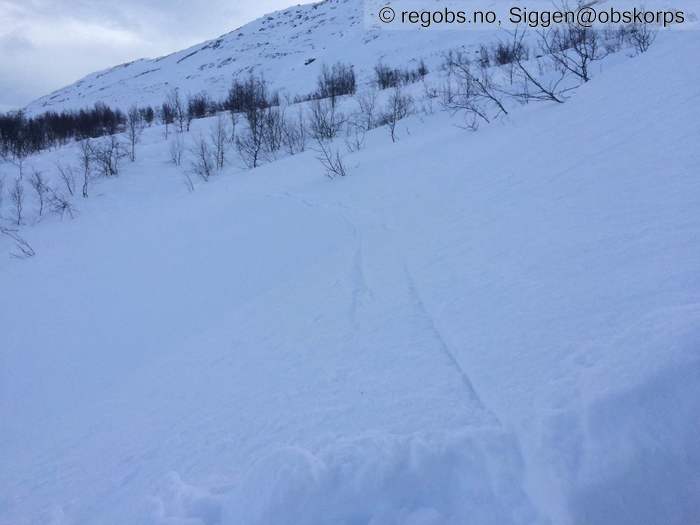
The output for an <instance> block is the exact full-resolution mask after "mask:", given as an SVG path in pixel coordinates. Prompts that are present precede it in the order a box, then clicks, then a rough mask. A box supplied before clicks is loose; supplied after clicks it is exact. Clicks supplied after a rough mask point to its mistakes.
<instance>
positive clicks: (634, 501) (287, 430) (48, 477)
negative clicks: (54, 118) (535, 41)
mask: <svg viewBox="0 0 700 525" xmlns="http://www.w3.org/2000/svg"><path fill="white" fill-rule="evenodd" d="M352 13H356V14H357V16H361V14H360V13H359V10H358V8H356V3H355V2H343V1H337V2H334V1H330V2H327V3H325V4H321V5H319V6H316V7H314V6H305V7H299V8H292V9H290V10H287V11H285V12H281V13H278V14H276V15H273V16H271V17H269V18H265V19H262V20H261V21H258V22H255V23H253V24H252V25H249V26H246V27H245V28H243V29H241V30H238V31H237V32H234V33H231V34H229V35H227V36H226V37H224V38H223V39H222V40H216V41H213V42H219V44H217V45H214V44H211V45H208V46H206V47H205V48H204V49H202V48H201V47H199V48H196V49H193V50H190V51H189V52H182V53H179V54H176V55H171V56H170V57H166V58H164V59H162V60H160V61H153V62H150V61H149V62H147V61H141V62H137V63H135V64H133V65H131V66H129V67H122V68H116V69H113V70H110V71H109V72H107V73H106V74H96V75H92V76H91V77H88V79H86V80H84V81H82V82H83V84H78V85H75V86H73V87H70V88H66V90H63V91H61V92H59V93H58V94H55V95H53V96H52V97H48V98H45V99H42V100H40V101H38V102H37V103H35V104H34V105H33V106H32V110H33V111H40V110H43V109H46V108H47V107H50V108H54V109H59V108H70V107H82V106H83V105H84V104H91V103H93V102H95V101H97V100H100V99H101V97H108V99H109V100H110V101H113V102H114V104H116V105H128V104H130V103H133V102H134V101H135V100H136V101H138V102H139V103H156V102H160V101H161V100H162V91H163V90H164V89H165V86H166V84H165V83H166V82H169V79H170V78H175V77H171V76H170V75H176V74H179V73H177V71H179V70H178V69H177V68H178V67H182V68H183V69H182V71H185V70H190V71H193V73H192V77H191V78H189V79H188V80H187V83H186V84H184V86H186V87H187V89H188V90H189V89H191V90H192V92H195V91H198V90H200V89H206V90H208V91H210V93H211V94H212V95H216V94H217V89H221V94H223V92H224V90H225V89H226V88H227V87H228V83H229V81H230V75H232V74H234V72H235V71H234V70H236V71H238V70H240V71H244V70H245V68H246V67H248V66H249V65H251V64H252V62H253V61H255V58H254V57H255V56H256V55H255V54H254V53H253V52H252V48H247V47H246V48H245V49H242V48H241V49H239V48H236V47H235V46H236V45H237V44H236V41H237V39H238V37H237V34H239V33H241V32H242V33H246V34H247V33H248V32H252V31H255V34H256V39H255V40H253V39H247V40H246V42H247V44H246V45H247V46H249V45H258V44H259V47H260V48H261V50H263V51H262V52H263V53H272V52H273V51H272V50H273V49H278V48H277V47H275V46H273V45H272V44H269V42H268V43H267V44H266V43H265V42H267V38H268V37H267V35H274V39H275V41H276V42H279V43H280V45H281V43H285V44H289V46H288V50H289V51H288V55H285V56H280V57H279V59H277V58H275V59H274V60H272V59H271V60H269V61H267V62H265V64H266V65H265V68H263V69H262V70H258V73H264V74H265V76H266V77H268V78H269V79H270V80H271V81H272V82H273V83H278V85H279V83H283V84H284V86H285V88H287V89H289V90H290V91H291V92H292V93H293V94H295V93H298V92H304V91H305V90H310V89H312V88H313V83H314V82H315V78H316V73H317V70H315V71H314V72H313V73H312V74H309V75H306V74H304V75H300V74H291V73H290V71H294V70H295V68H296V69H298V70H301V69H303V68H305V67H307V66H304V61H305V60H307V59H310V58H316V59H317V61H318V62H320V61H323V60H326V61H328V62H330V61H332V59H331V58H330V57H334V56H336V55H335V50H336V49H340V48H341V47H346V46H348V45H349V44H348V42H353V41H354V40H352V39H353V38H357V37H358V35H360V34H361V31H360V29H361V24H362V20H357V21H356V24H359V25H353V24H352V23H350V24H349V28H348V29H347V33H344V32H343V33H342V34H341V33H336V31H338V27H340V25H341V24H339V25H338V26H335V25H334V24H333V23H332V21H333V17H335V16H337V17H343V18H344V22H343V23H348V20H349V19H350V18H348V17H350V16H351V15H352ZM299 14H301V17H300V18H299V19H298V20H299V21H298V22H294V20H297V18H295V17H296V16H297V15H299ZM295 24H296V26H295ZM262 29H265V30H264V31H262ZM308 31H312V32H313V31H316V32H321V33H322V35H323V37H322V38H321V41H324V42H327V46H326V47H324V48H323V49H320V48H317V47H315V45H316V44H314V42H317V41H318V40H308V41H306V40H305V38H306V37H305V36H304V35H305V34H307V33H308ZM242 33H241V34H242ZM317 34H318V33H317ZM407 34H408V33H407ZM470 34H471V33H468V32H455V33H446V32H439V31H438V32H433V33H421V35H423V36H420V37H416V38H425V47H424V48H421V49H424V51H425V53H426V55H427V56H429V55H430V54H431V53H434V55H433V56H434V58H435V60H437V57H438V55H439V52H441V51H444V50H445V49H447V48H449V47H450V46H452V40H450V39H453V38H454V39H455V42H457V40H458V39H460V38H462V37H463V36H464V35H470ZM473 34H476V33H473ZM280 35H282V36H280ZM353 35H354V36H353ZM483 35H484V34H483V33H481V35H480V37H481V38H485V37H484V36H483ZM375 36H376V39H375V37H373V36H372V33H368V35H367V38H368V41H367V42H366V46H367V47H365V48H362V49H358V50H357V55H356V56H355V55H342V56H343V57H348V58H347V59H345V58H343V59H344V60H346V61H347V62H349V63H353V64H355V65H356V67H358V68H360V67H367V68H371V67H372V66H373V65H374V64H375V63H376V60H377V59H378V58H379V57H380V56H381V55H383V54H384V53H385V54H386V58H387V60H389V59H390V56H392V55H391V53H390V51H389V50H391V49H394V48H392V47H391V46H395V49H398V47H400V46H401V45H402V42H404V43H405V45H406V46H407V47H406V49H405V50H404V52H403V54H402V55H401V56H402V57H403V58H402V61H401V62H399V63H398V64H397V65H402V66H403V65H406V59H407V57H409V56H411V55H412V54H413V52H409V51H410V49H411V48H409V47H408V46H409V45H410V46H416V45H417V44H416V41H415V40H411V41H407V40H406V41H404V40H402V39H394V36H395V34H394V33H389V32H384V33H381V32H379V33H377V34H376V35H375ZM403 36H404V33H402V34H401V38H403ZM270 38H272V37H270ZM308 38H311V37H310V36H309V37H308ZM346 38H347V40H344V39H346ZM411 38H413V37H411ZM468 38H471V37H468ZM241 39H242V37H241ZM433 39H435V40H433ZM487 41H488V40H487ZM255 42H258V44H255ZM294 42H298V45H297V44H296V43H294ZM431 42H433V43H434V47H430V46H431V45H433V44H431ZM475 42H476V41H475ZM375 45H376V48H374V47H372V46H375ZM334 46H335V47H334ZM413 49H415V47H414V48H413ZM195 50H198V52H197V53H194V51H195ZM235 50H237V51H235ZM380 50H382V51H381V52H380ZM244 51H245V53H246V55H245V56H246V57H248V58H246V59H245V60H248V61H251V62H250V64H249V63H247V62H246V63H245V64H243V63H240V64H239V63H237V62H235V63H234V62H232V63H231V64H233V65H231V64H224V63H223V62H224V61H225V60H226V58H227V57H229V56H234V55H235V56H239V55H236V53H242V52H244ZM375 51H376V53H375ZM391 52H393V51H391ZM193 53H194V54H193ZM188 55H189V56H188ZM628 55H629V53H620V54H619V55H618V56H612V57H610V59H609V60H606V61H605V62H602V63H597V64H596V71H595V76H594V78H593V80H591V81H590V82H589V83H587V84H585V85H583V86H581V87H580V88H579V89H578V90H577V91H575V92H573V93H572V94H571V98H570V99H569V100H567V101H566V103H565V104H554V103H530V104H527V105H523V106H521V107H517V108H515V109H514V110H513V111H512V112H511V113H510V114H509V115H508V116H507V117H504V118H501V119H499V120H497V121H495V122H493V123H492V124H490V125H482V126H481V127H480V129H479V130H478V131H476V132H472V131H467V130H465V129H463V120H462V119H461V118H460V117H459V116H456V115H450V114H448V113H447V112H443V111H439V108H438V107H437V106H438V104H437V102H436V101H435V100H433V99H431V98H429V97H425V94H424V92H423V91H424V88H423V86H421V85H420V84H418V85H413V86H411V87H409V88H407V89H408V90H409V91H410V90H412V92H413V94H414V95H415V97H416V104H417V105H419V106H420V111H417V112H416V114H415V115H413V116H411V117H409V118H407V119H405V120H403V121H401V123H400V127H399V131H398V134H399V140H398V141H397V142H396V143H393V142H392V141H391V139H390V137H389V134H388V133H387V130H386V129H385V128H378V129H375V130H372V131H371V132H370V133H369V134H368V136H367V140H366V144H365V147H364V148H363V149H361V150H360V151H356V152H352V153H348V154H347V155H346V156H345V162H346V165H347V168H348V171H349V176H348V177H345V178H337V179H334V180H329V179H327V178H326V177H325V176H324V171H323V169H322V167H321V166H320V164H319V163H318V161H317V158H316V157H317V156H318V153H317V152H315V151H313V150H312V149H308V150H307V151H305V152H303V153H300V154H298V155H295V156H288V157H283V158H280V159H278V160H276V161H274V162H270V163H267V164H265V165H263V166H261V167H258V168H257V169H255V170H245V169H242V168H241V167H240V166H239V165H238V163H237V162H235V161H233V160H231V161H230V162H229V164H227V167H226V168H225V169H224V170H223V172H221V173H219V174H217V175H216V176H213V177H212V178H211V179H210V181H209V182H208V183H204V182H196V191H194V192H188V191H187V188H186V187H185V185H184V184H183V173H184V171H185V169H186V163H185V165H183V167H181V168H179V167H176V166H174V165H173V164H172V163H171V162H170V161H169V157H170V152H169V147H170V144H169V142H167V141H165V140H164V139H163V131H164V130H163V128H162V127H161V126H153V127H151V128H148V129H147V130H146V131H145V133H144V135H143V138H142V142H141V144H139V145H138V155H137V161H136V162H134V163H129V162H126V161H125V162H124V168H123V172H122V174H121V175H120V176H119V177H118V178H117V177H115V178H113V179H101V180H98V181H96V182H94V185H93V186H92V187H91V195H90V198H89V199H80V198H79V197H78V198H77V204H76V206H77V209H78V213H77V215H76V217H75V218H74V219H73V220H70V219H69V218H68V217H65V218H64V220H60V219H58V218H57V217H54V216H47V217H45V218H44V219H42V220H41V221H38V220H36V219H35V218H34V217H36V214H35V213H34V212H35V210H34V206H35V205H36V203H34V202H33V201H28V204H27V207H28V209H27V216H30V217H32V222H34V223H33V224H26V225H25V226H23V227H22V228H21V234H22V236H23V237H24V238H26V240H27V241H28V242H29V243H30V244H31V246H32V247H33V248H34V249H35V250H36V256H34V257H32V258H27V259H16V258H10V257H6V256H5V254H6V253H8V252H10V251H12V250H13V244H12V242H11V240H10V239H9V238H8V237H3V236H0V255H2V256H1V257H0V297H1V298H2V300H1V301H0V525H30V524H31V525H34V524H51V525H78V524H100V525H123V524H125V523H128V524H130V525H228V524H260V525H262V524H265V525H283V524H294V525H312V524H313V525H321V524H324V525H325V524H331V523H332V524H343V525H360V524H362V525H399V524H401V525H442V524H451V525H462V524H474V525H516V524H517V525H526V524H527V525H545V524H550V525H591V524H596V525H692V524H693V523H695V521H697V519H698V516H700V440H698V436H699V435H700V272H698V268H700V212H699V210H700V147H699V146H698V145H699V144H700V68H698V67H694V66H695V65H696V64H697V62H698V56H700V33H699V32H697V31H688V32H675V33H674V32H669V33H664V34H662V35H660V37H659V38H658V40H657V42H656V43H655V44H654V46H653V47H652V48H651V49H650V50H649V51H648V52H647V53H644V54H643V55H641V56H638V57H634V58H631V57H630V56H628ZM353 57H355V58H353ZM268 58H269V57H268ZM370 58H371V60H370ZM355 59H356V61H354V60H355ZM240 60H244V59H243V58H241V59H240ZM178 61H179V62H178ZM178 63H179V64H181V66H178V65H177V64H178ZM436 63H437V62H436ZM154 64H162V69H161V70H158V71H152V72H148V70H149V69H152V68H154V67H159V66H154ZM166 64H167V65H168V67H167V68H166V67H165V66H166ZM193 64H198V65H197V67H193ZM207 64H212V66H211V67H208V66H207ZM203 66H207V67H203ZM219 66H220V67H219ZM229 66H230V68H229ZM314 67H315V66H314ZM226 68H229V69H226ZM215 70H216V71H218V72H217V73H216V74H211V73H212V72H213V71H215ZM144 72H146V73H144ZM100 75H102V76H100ZM135 77H138V78H141V79H143V81H142V82H143V83H140V82H141V81H138V82H137V81H134V78H135ZM286 79H290V80H289V82H286ZM127 80H128V82H127ZM431 80H432V81H435V82H438V81H439V78H433V79H431ZM90 84H93V85H92V86H90ZM139 97H140V98H139ZM421 97H424V98H421ZM350 103H351V101H349V100H345V101H341V102H340V104H350ZM213 120H214V119H211V118H210V119H201V120H198V121H195V122H194V123H193V129H192V130H191V131H190V132H189V133H186V134H185V135H186V140H188V141H189V142H188V144H190V143H191V141H192V140H195V139H196V138H197V137H198V136H202V135H206V134H208V133H209V131H210V127H211V125H212V122H213ZM171 134H172V131H171ZM339 142H342V139H339ZM77 150H78V147H77V145H76V144H70V145H68V146H65V147H62V148H57V149H55V150H52V151H46V152H43V153H41V154H38V155H36V156H32V157H30V158H29V159H27V161H26V163H27V169H29V166H33V167H36V168H37V169H40V170H44V171H45V172H47V173H48V172H50V171H51V170H54V171H55V165H56V163H57V162H61V163H63V164H64V165H66V164H69V163H72V162H75V159H76V156H77ZM188 154H189V153H188ZM232 157H233V155H232ZM11 169H14V167H13V166H7V165H1V166H0V174H2V173H10V170H11ZM7 180H8V181H9V177H8V178H7ZM3 206H4V208H0V209H3V210H7V204H5V205H3ZM3 220H4V221H5V222H3V224H7V223H8V222H9V219H8V217H4V218H3ZM27 222H29V221H27Z"/></svg>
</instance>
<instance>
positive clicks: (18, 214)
mask: <svg viewBox="0 0 700 525" xmlns="http://www.w3.org/2000/svg"><path fill="white" fill-rule="evenodd" d="M10 201H11V202H12V207H13V209H14V213H15V219H14V220H15V223H16V224H17V225H18V226H19V225H20V224H22V217H23V215H22V213H23V211H24V183H23V181H22V178H21V177H19V176H18V177H17V178H16V179H15V183H14V184H13V185H12V188H10Z"/></svg>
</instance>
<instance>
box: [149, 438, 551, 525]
mask: <svg viewBox="0 0 700 525" xmlns="http://www.w3.org/2000/svg"><path fill="white" fill-rule="evenodd" d="M521 469H522V464H521V458H520V456H519V454H518V453H517V449H516V448H515V446H514V442H513V441H512V440H511V438H509V437H508V436H506V435H505V434H503V433H500V432H497V431H484V432H483V433H474V432H464V433H452V434H435V435H427V434H417V435H412V436H405V435H402V436H398V435H397V436H391V435H383V436H366V437H359V438H356V439H343V440H340V441H338V442H337V443H334V444H333V445H330V446H328V447H325V448H321V449H319V450H315V451H314V450H310V449H307V448H301V447H296V446H289V447H281V448H278V449H277V450H274V451H272V452H270V453H269V454H266V455H264V456H262V457H260V458H259V459H257V460H256V461H254V462H253V464H252V465H251V467H250V468H249V469H248V471H247V472H246V473H245V474H244V475H243V476H242V477H241V479H239V480H238V481H237V483H236V488H235V489H234V490H230V489H223V490H216V489H213V490H206V489H202V488H198V487H193V486H191V485H187V484H185V483H183V482H182V480H181V479H180V477H179V476H177V475H176V474H172V475H171V476H170V477H169V478H168V480H167V482H166V485H167V488H166V490H164V491H163V493H162V494H161V495H160V496H159V498H158V499H157V503H158V505H157V512H156V518H157V520H156V523H158V524H159V525H185V524H188V525H190V524H191V525H194V524H201V525H215V524H217V523H247V524H271V525H272V524H283V523H290V518H291V517H293V522H294V523H295V524H297V525H315V524H318V525H320V524H324V523H334V524H344V525H360V524H363V525H379V524H382V525H394V524H395V525H399V524H403V525H437V524H462V523H471V524H475V525H491V524H492V525H507V524H521V523H523V524H524V523H528V524H533V523H540V521H539V519H538V518H537V516H536V514H535V511H534V510H533V508H532V506H531V505H530V503H529V501H528V499H527V497H526V495H525V494H524V492H523V491H522V490H521V488H520V481H521Z"/></svg>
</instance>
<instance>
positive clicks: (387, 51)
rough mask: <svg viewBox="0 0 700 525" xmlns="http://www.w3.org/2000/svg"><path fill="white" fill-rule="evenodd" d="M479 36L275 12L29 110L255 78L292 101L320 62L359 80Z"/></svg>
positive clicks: (307, 10)
mask: <svg viewBox="0 0 700 525" xmlns="http://www.w3.org/2000/svg"><path fill="white" fill-rule="evenodd" d="M481 33H483V32H482V31H478V32H475V31H449V32H445V31H418V30H416V31H408V32H401V34H400V35H399V34H398V33H397V32H395V31H386V30H381V29H380V28H376V27H375V28H372V27H367V24H366V19H365V17H364V10H363V2H361V1H359V0H325V1H324V2H319V3H316V4H306V5H300V6H297V7H291V8H289V9H286V10H283V11H279V12H276V13H272V14H270V15H268V16H265V17H263V18H260V19H258V20H256V21H254V22H251V23H249V24H246V25H244V26H243V27H241V28H239V29H236V30H235V31H233V32H231V33H228V34H226V35H223V36H221V37H219V38H216V39H214V40H210V41H208V42H204V43H202V44H200V45H196V46H194V47H191V48H189V49H185V50H183V51H179V52H177V53H173V54H171V55H167V56H164V57H160V58H156V59H152V60H146V59H144V60H137V61H135V62H131V63H128V64H123V65H120V66H117V67H114V68H111V69H108V70H106V71H101V72H98V73H94V74H92V75H89V76H87V77H85V78H84V79H82V80H80V81H78V82H76V83H75V84H73V85H71V86H68V87H66V88H63V89H60V90H58V91H56V92H54V93H51V94H50V95H47V96H45V97H42V98H40V99H38V100H36V101H35V102H33V103H31V104H30V105H29V106H28V108H27V111H28V113H30V114H35V113H41V112H44V111H48V110H59V111H60V110H62V109H80V108H83V107H87V106H92V105H94V104H95V103H96V102H100V101H101V102H107V103H109V104H110V105H112V106H115V107H122V108H127V107H129V106H130V105H132V104H135V103H137V104H139V105H145V104H150V105H158V104H160V103H162V102H163V100H164V94H165V93H167V92H168V90H169V89H170V88H172V87H178V88H180V89H181V90H182V92H183V93H191V94H196V93H199V92H201V91H206V92H207V93H208V94H209V95H211V96H212V97H214V98H220V97H223V96H225V94H226V92H227V91H228V89H229V87H230V85H231V81H232V79H233V78H236V77H245V76H247V75H248V74H249V73H251V72H252V73H255V74H256V75H262V76H264V77H265V78H266V79H267V80H268V81H270V82H271V83H272V84H273V85H274V87H275V88H277V89H280V90H281V92H282V93H286V94H289V95H290V96H292V97H293V96H295V95H303V94H306V93H308V92H309V91H311V90H313V89H314V88H315V83H316V78H317V76H318V72H319V70H320V68H321V66H322V64H323V63H326V64H333V63H335V62H337V61H343V62H346V63H349V64H352V65H353V66H354V67H355V69H356V72H357V74H358V76H359V77H360V79H361V80H362V79H366V77H367V76H368V75H369V73H370V72H371V70H372V68H373V67H374V66H375V64H376V63H377V62H378V61H379V60H383V62H384V63H386V64H388V65H396V66H402V67H404V66H407V65H409V63H408V62H409V61H414V62H415V61H417V60H419V59H420V58H423V59H425V60H426V61H427V62H430V63H433V64H435V63H436V61H437V60H438V59H439V55H440V54H441V53H442V52H444V51H445V50H446V49H449V48H451V47H458V46H469V45H471V44H474V43H476V42H477V41H482V40H483V38H484V35H483V34H481Z"/></svg>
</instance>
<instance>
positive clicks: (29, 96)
mask: <svg viewBox="0 0 700 525" xmlns="http://www.w3.org/2000/svg"><path fill="white" fill-rule="evenodd" d="M298 3H306V2H305V1H304V0H206V1H196V0H0V111H6V110H8V109H13V108H19V107H22V106H24V105H25V104H27V103H28V102H30V101H32V100H34V99H35V98H37V97H39V96H41V95H45V94H47V93H49V92H51V91H53V90H55V89H58V88H60V87H63V86H65V85H67V84H70V83H72V82H74V81H76V80H78V79H79V78H81V77H83V76H85V75H86V74H88V73H92V72H93V71H96V70H99V69H105V68H107V67H110V66H113V65H116V64H120V63H123V62H128V61H130V60H134V59H137V58H142V57H156V56H160V55H163V54H166V53H170V52H172V51H177V50H179V49H182V48H184V47H187V46H190V45H193V44H196V43H199V42H201V41H203V40H208V39H210V38H215V37H217V36H219V35H221V34H223V33H227V32H228V31H232V30H233V29H235V28H237V27H238V26H240V25H242V24H244V23H246V22H249V21H251V20H253V19H255V18H257V17H259V16H261V15H264V14H266V13H268V12H270V11H275V10H278V9H282V8H285V7H288V6H290V5H294V4H298Z"/></svg>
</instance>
